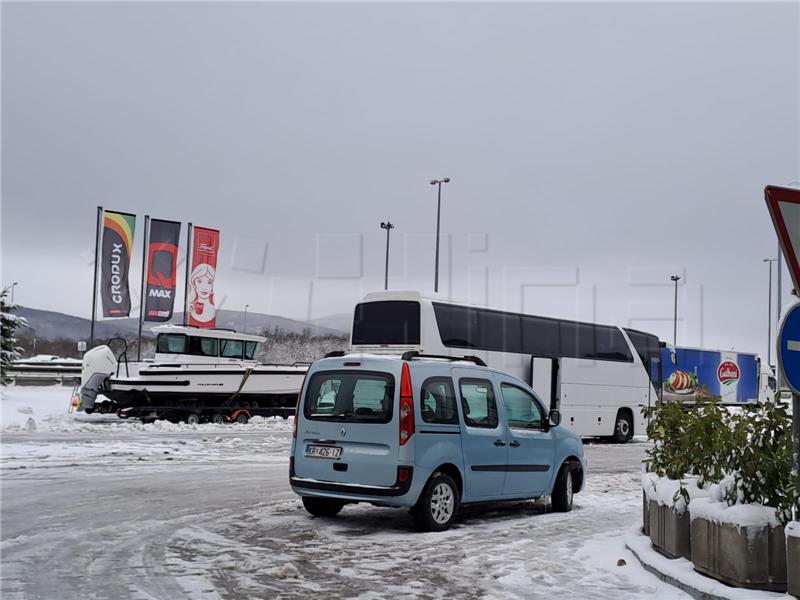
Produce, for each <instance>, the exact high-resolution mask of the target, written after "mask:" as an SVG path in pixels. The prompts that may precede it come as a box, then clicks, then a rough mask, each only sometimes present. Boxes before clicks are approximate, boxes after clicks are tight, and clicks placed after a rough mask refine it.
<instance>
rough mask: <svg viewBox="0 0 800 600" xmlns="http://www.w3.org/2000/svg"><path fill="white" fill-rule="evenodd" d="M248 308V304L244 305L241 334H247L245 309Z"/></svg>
mask: <svg viewBox="0 0 800 600" xmlns="http://www.w3.org/2000/svg"><path fill="white" fill-rule="evenodd" d="M248 308H250V305H249V304H245V305H244V323H242V333H247V309H248Z"/></svg>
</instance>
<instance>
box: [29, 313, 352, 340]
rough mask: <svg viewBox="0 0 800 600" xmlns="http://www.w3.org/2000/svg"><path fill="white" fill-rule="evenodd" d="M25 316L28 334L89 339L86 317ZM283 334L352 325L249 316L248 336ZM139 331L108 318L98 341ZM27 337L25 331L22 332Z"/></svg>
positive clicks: (238, 326)
mask: <svg viewBox="0 0 800 600" xmlns="http://www.w3.org/2000/svg"><path fill="white" fill-rule="evenodd" d="M17 314H19V315H20V316H22V317H25V318H26V319H27V320H28V325H29V329H28V330H27V334H28V335H30V336H31V337H35V338H38V339H42V340H57V339H68V340H88V338H89V328H90V326H91V322H90V321H89V319H84V318H83V317H76V316H73V315H67V314H64V313H60V312H55V311H51V310H39V309H36V308H28V307H27V306H20V307H19V310H18V311H17ZM182 320H183V313H176V314H175V315H174V316H173V318H172V321H171V322H172V323H181V322H182ZM243 324H244V312H242V311H239V310H220V311H218V312H217V327H224V328H226V329H235V330H236V331H241V330H242V325H243ZM155 325H158V323H149V322H145V323H144V325H143V327H142V335H143V336H145V337H152V335H153V334H152V333H151V332H150V328H151V327H153V326H155ZM276 328H277V330H278V331H279V332H283V333H303V332H304V331H305V330H308V331H309V333H310V334H311V335H312V336H325V335H333V336H339V337H341V336H345V335H347V334H346V333H345V332H346V331H347V329H349V326H348V327H347V328H344V329H338V328H336V327H328V326H325V325H323V324H322V323H307V322H305V321H297V320H294V319H287V318H285V317H279V316H276V315H267V314H263V313H252V312H248V313H247V333H257V334H261V333H263V332H264V331H265V330H266V331H267V332H268V333H270V332H273V331H275V329H276ZM138 331H139V321H138V319H136V318H128V319H106V320H98V321H97V322H95V337H96V338H98V339H108V338H111V337H114V336H117V335H119V336H123V337H131V336H136V335H137V334H138ZM20 333H21V334H23V335H25V333H24V330H23V331H20Z"/></svg>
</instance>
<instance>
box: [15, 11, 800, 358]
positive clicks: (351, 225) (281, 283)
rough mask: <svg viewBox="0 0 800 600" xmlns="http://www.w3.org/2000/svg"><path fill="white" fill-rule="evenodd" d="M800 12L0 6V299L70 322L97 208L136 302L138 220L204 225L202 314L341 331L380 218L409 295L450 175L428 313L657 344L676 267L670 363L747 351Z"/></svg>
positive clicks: (421, 281) (789, 173)
mask: <svg viewBox="0 0 800 600" xmlns="http://www.w3.org/2000/svg"><path fill="white" fill-rule="evenodd" d="M798 6H799V5H798V3H782V4H744V3H735V4H725V3H713V4H696V3H682V4H652V3H648V4H643V3H619V4H611V3H592V4H575V3H573V4H566V5H555V4H545V3H535V4H516V3H515V4H456V3H448V4H336V3H328V4H295V5H288V4H274V3H237V4H225V3H205V4H190V3H178V4H154V3H147V4H138V3H137V4H120V3H86V4H69V3H57V4H45V3H34V4H14V3H7V2H4V3H3V5H2V118H3V122H2V125H3V128H2V167H3V180H2V196H3V197H2V237H3V239H2V255H3V256H2V267H3V273H2V280H3V283H4V284H8V283H10V282H12V281H19V286H18V287H17V291H16V299H17V300H18V301H19V302H21V303H23V304H25V305H28V306H32V307H40V308H47V309H53V310H61V311H64V312H68V313H72V314H78V315H82V316H88V315H89V312H90V306H91V288H92V266H91V263H92V252H93V243H94V242H93V236H94V224H95V209H96V206H98V205H103V206H105V207H107V208H110V209H118V210H124V211H130V212H134V213H136V214H137V215H139V218H140V220H139V222H138V223H137V227H138V230H137V232H136V246H135V250H134V264H133V266H132V278H131V279H132V281H131V283H132V286H133V287H134V288H136V289H138V283H137V282H138V278H139V272H140V271H139V260H140V258H139V256H140V244H141V240H142V222H141V221H142V218H143V215H144V214H146V213H147V214H150V215H151V216H154V217H161V218H166V219H175V220H180V221H184V222H186V221H192V222H194V223H195V224H198V225H205V226H211V227H218V228H220V229H221V230H222V240H221V244H222V246H221V255H220V263H219V268H218V275H217V294H218V297H224V301H223V304H224V307H225V308H233V309H241V308H242V307H243V306H244V305H245V304H249V305H250V310H253V311H261V312H270V313H274V314H281V315H284V316H289V317H300V318H306V317H309V316H310V317H320V316H324V315H327V314H330V313H338V312H348V311H350V310H351V309H352V305H353V303H354V302H355V301H356V300H357V298H359V297H360V296H362V295H363V294H364V293H366V292H368V291H372V290H376V289H381V288H382V287H383V260H384V254H383V253H384V244H385V237H384V232H383V231H381V229H380V228H379V224H380V222H381V221H382V220H386V219H387V218H388V219H391V221H392V222H393V223H394V224H395V225H396V229H394V231H393V232H392V236H393V237H392V246H391V249H392V254H391V265H390V285H391V287H393V288H395V289H400V288H405V289H422V290H424V291H430V290H431V289H432V287H433V257H434V237H433V232H434V231H435V216H436V212H435V211H436V195H435V189H434V188H433V187H431V186H430V185H429V184H428V180H429V179H430V178H433V177H444V176H449V177H451V178H452V182H451V183H450V184H448V185H446V186H445V187H444V188H443V207H442V231H443V233H444V234H445V237H444V238H443V254H442V265H443V274H442V279H441V282H442V283H441V288H442V290H443V291H445V292H446V293H448V294H452V295H454V296H457V297H460V298H469V299H472V300H474V301H478V302H481V303H485V302H488V303H489V304H492V305H494V306H499V307H504V308H511V309H524V310H526V311H528V312H536V313H543V314H548V315H552V316H561V317H578V318H587V319H589V318H593V319H596V320H598V321H601V322H613V323H618V324H623V325H629V324H631V325H633V326H636V327H639V328H642V329H647V330H650V331H653V332H654V333H656V334H658V335H660V336H661V337H662V338H663V339H671V337H672V300H673V289H672V287H671V284H670V282H669V281H668V276H669V275H670V274H671V273H675V272H677V273H679V274H680V275H682V276H684V280H683V281H682V284H683V283H684V282H685V284H686V285H681V287H680V289H679V298H678V301H679V313H680V319H681V320H680V323H679V327H678V342H679V343H684V344H688V345H704V346H705V347H709V348H715V347H716V348H724V349H729V348H736V349H739V350H752V351H758V352H761V353H765V352H766V334H767V314H766V310H767V265H765V264H763V263H762V259H763V258H766V257H773V256H775V254H776V238H775V235H774V233H773V231H772V225H771V222H770V219H769V216H768V214H767V210H766V207H765V204H764V200H763V188H764V186H765V185H766V184H768V183H774V184H781V183H789V182H790V181H792V180H798V179H800V116H799V114H798V113H799V112H800V110H799V108H798V107H800V9H799V8H798ZM182 235H185V229H184V231H183V232H182ZM788 287H789V285H788V275H785V276H784V290H788ZM788 302H789V296H788V292H787V294H786V298H785V299H784V305H786V303H788Z"/></svg>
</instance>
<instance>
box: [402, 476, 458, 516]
mask: <svg viewBox="0 0 800 600" xmlns="http://www.w3.org/2000/svg"><path fill="white" fill-rule="evenodd" d="M459 500H460V498H459V497H458V487H457V486H456V482H455V481H453V478H452V477H450V476H449V475H448V474H446V473H442V472H441V471H436V472H435V473H434V474H433V475H431V477H430V479H428V482H427V483H426V484H425V488H424V489H423V490H422V493H421V494H420V495H419V499H418V500H417V503H416V504H415V505H414V508H412V509H411V516H412V517H413V518H414V522H415V523H416V524H417V527H419V528H420V529H422V530H423V531H444V530H445V529H448V528H449V527H450V526H451V525H452V524H453V522H454V521H455V520H456V515H457V514H458V504H459Z"/></svg>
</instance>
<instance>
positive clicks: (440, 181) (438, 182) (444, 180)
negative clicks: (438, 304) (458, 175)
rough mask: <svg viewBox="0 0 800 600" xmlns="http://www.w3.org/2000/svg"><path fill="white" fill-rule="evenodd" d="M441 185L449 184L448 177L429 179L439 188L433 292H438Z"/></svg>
mask: <svg viewBox="0 0 800 600" xmlns="http://www.w3.org/2000/svg"><path fill="white" fill-rule="evenodd" d="M443 183H450V178H449V177H443V178H442V179H431V185H436V186H438V187H439V190H438V194H437V200H436V268H435V274H434V280H433V291H434V292H438V291H439V225H440V223H441V218H442V184H443Z"/></svg>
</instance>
